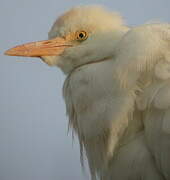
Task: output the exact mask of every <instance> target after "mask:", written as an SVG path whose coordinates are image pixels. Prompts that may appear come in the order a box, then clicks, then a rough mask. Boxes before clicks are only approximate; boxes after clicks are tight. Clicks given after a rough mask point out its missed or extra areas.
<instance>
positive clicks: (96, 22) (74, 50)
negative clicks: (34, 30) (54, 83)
mask: <svg viewBox="0 0 170 180" xmlns="http://www.w3.org/2000/svg"><path fill="white" fill-rule="evenodd" d="M127 30H128V28H127V27H126V26H124V24H123V20H122V18H121V17H120V16H119V15H118V14H116V13H113V12H109V11H107V10H105V9H104V8H102V7H100V6H80V7H75V8H72V9H71V10H69V11H68V12H66V13H65V14H63V15H62V16H60V17H59V18H58V19H57V20H56V22H55V23H54V25H53V26H52V28H51V30H50V32H49V40H45V41H37V42H32V43H27V44H24V45H19V46H16V47H14V48H12V49H9V50H8V51H6V53H5V54H6V55H11V56H26V57H40V58H41V59H42V60H43V61H44V62H45V63H47V64H48V65H50V66H55V65H56V66H59V67H60V68H61V69H62V70H63V71H64V72H65V73H69V72H70V71H72V70H73V69H74V68H76V67H78V66H81V65H84V64H87V63H91V62H96V61H101V60H103V59H106V58H109V57H112V56H113V54H114V52H113V48H114V46H115V44H116V42H117V41H118V40H119V39H120V38H121V37H122V35H123V34H124V33H125V32H126V31H127Z"/></svg>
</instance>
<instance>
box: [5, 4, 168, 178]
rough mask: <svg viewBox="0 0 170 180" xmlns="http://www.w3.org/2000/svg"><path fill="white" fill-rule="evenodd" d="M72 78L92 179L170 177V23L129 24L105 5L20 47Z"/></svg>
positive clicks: (70, 94) (69, 101) (71, 109)
mask: <svg viewBox="0 0 170 180" xmlns="http://www.w3.org/2000/svg"><path fill="white" fill-rule="evenodd" d="M5 54H6V55H10V56H26V57H38V58H41V59H42V61H44V62H45V63H47V64H48V65H50V66H58V67H59V68H60V69H61V70H62V71H63V73H64V74H65V76H66V79H65V82H64V85H63V96H64V100H65V104H66V111H67V114H68V117H69V123H68V124H69V127H70V128H72V129H73V133H75V134H76V135H77V137H78V140H79V144H80V155H81V163H82V165H83V161H84V158H85V157H87V161H88V166H89V170H90V174H91V180H97V179H99V180H115V179H116V180H129V179H130V180H138V179H139V180H141V179H145V180H169V179H170V171H169V170H170V120H169V118H170V109H169V108H170V94H169V92H170V91H169V88H170V85H169V82H170V71H169V69H170V25H169V24H166V23H152V24H144V25H139V26H136V27H128V26H127V25H125V22H124V20H123V18H122V17H121V16H120V15H119V13H116V12H112V11H109V10H108V9H106V8H103V7H102V6H99V5H88V6H76V7H73V8H71V9H70V10H68V11H66V12H65V13H64V14H63V15H61V16H59V17H58V18H57V20H56V21H55V22H54V24H53V26H52V28H51V30H50V32H49V39H48V40H45V41H38V42H31V43H26V44H23V45H19V46H16V47H14V48H11V49H9V50H7V51H6V52H5Z"/></svg>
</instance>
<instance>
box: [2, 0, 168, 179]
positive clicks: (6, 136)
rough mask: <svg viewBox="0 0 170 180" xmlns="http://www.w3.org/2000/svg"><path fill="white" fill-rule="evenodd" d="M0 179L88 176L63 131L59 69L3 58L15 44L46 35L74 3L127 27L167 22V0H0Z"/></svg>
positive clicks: (80, 177) (65, 119)
mask: <svg viewBox="0 0 170 180" xmlns="http://www.w3.org/2000/svg"><path fill="white" fill-rule="evenodd" d="M0 3H1V5H0V23H1V26H0V52H1V53H0V180H68V179H69V180H80V179H81V180H88V179H89V175H88V172H86V173H85V174H83V173H82V171H81V166H80V162H79V146H78V142H77V140H76V139H75V141H74V143H73V141H72V137H71V133H69V134H68V133H67V123H68V119H67V117H66V113H65V104H64V101H63V98H62V85H63V82H64V79H65V76H64V75H63V73H62V72H61V71H60V70H59V69H57V68H55V67H53V68H51V67H48V66H47V65H46V64H44V63H42V62H41V61H40V60H39V59H33V58H32V59H31V58H23V57H7V56H4V55H3V52H4V51H5V50H7V49H9V48H11V47H13V46H15V45H17V44H22V43H25V42H29V41H35V40H43V39H47V33H48V31H49V29H50V27H51V25H52V23H53V22H54V20H55V19H56V18H57V16H59V15H60V14H61V13H63V12H64V11H65V10H67V9H69V8H70V7H73V6H75V5H83V4H101V5H104V6H106V7H108V8H109V9H110V10H113V11H117V12H120V14H122V16H123V17H124V18H125V21H126V23H127V24H128V25H130V26H135V25H139V24H143V23H145V22H150V21H152V20H156V21H162V22H170V1H169V0H126V1H125V0H69V1H68V0H61V1H59V0H44V1H42V0H0Z"/></svg>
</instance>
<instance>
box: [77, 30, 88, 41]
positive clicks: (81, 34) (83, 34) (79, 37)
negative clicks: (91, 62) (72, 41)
mask: <svg viewBox="0 0 170 180" xmlns="http://www.w3.org/2000/svg"><path fill="white" fill-rule="evenodd" d="M76 37H77V40H79V41H84V40H86V39H87V38H88V34H87V32H86V31H78V32H77V33H76Z"/></svg>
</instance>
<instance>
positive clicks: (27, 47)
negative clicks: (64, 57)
mask: <svg viewBox="0 0 170 180" xmlns="http://www.w3.org/2000/svg"><path fill="white" fill-rule="evenodd" d="M71 46H72V45H71V43H69V42H68V40H65V39H64V38H60V37H57V38H55V39H51V40H46V41H37V42H31V43H27V44H23V45H19V46H16V47H14V48H11V49H9V50H7V51H6V52H5V55H8V56H26V57H41V56H58V55H60V54H62V53H63V52H64V50H65V49H66V48H67V47H71Z"/></svg>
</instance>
